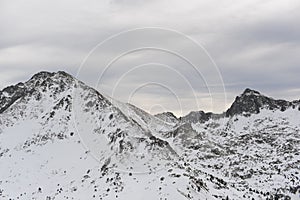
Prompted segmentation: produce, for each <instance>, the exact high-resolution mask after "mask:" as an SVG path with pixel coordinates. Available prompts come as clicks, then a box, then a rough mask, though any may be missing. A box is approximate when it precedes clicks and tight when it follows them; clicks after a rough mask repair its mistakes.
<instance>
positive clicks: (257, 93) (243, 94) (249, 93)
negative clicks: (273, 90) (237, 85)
mask: <svg viewBox="0 0 300 200" xmlns="http://www.w3.org/2000/svg"><path fill="white" fill-rule="evenodd" d="M249 95H261V94H260V92H258V91H256V90H253V89H250V88H246V89H245V90H244V92H243V93H242V96H249Z"/></svg>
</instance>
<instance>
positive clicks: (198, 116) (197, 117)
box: [180, 111, 213, 123]
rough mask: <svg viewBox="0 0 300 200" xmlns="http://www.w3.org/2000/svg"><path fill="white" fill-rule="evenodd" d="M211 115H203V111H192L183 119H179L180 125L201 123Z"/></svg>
mask: <svg viewBox="0 0 300 200" xmlns="http://www.w3.org/2000/svg"><path fill="white" fill-rule="evenodd" d="M212 115H213V113H205V112H203V111H192V112H190V113H189V114H187V115H186V116H184V117H181V118H180V121H181V122H182V123H197V122H200V123H203V122H206V121H208V120H209V119H210V118H211V117H212Z"/></svg>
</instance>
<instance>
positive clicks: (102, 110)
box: [0, 72, 300, 200]
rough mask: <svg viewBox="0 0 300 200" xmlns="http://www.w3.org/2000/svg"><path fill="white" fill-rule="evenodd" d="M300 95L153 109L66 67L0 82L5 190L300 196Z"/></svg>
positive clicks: (116, 195)
mask: <svg viewBox="0 0 300 200" xmlns="http://www.w3.org/2000/svg"><path fill="white" fill-rule="evenodd" d="M299 105H300V102H299V101H293V102H288V101H284V100H274V99H272V98H269V97H266V96H264V95H262V94H260V93H259V92H257V91H254V90H250V89H246V90H245V91H244V93H243V94H242V95H240V96H239V97H237V98H236V100H235V101H234V103H233V104H232V106H231V107H230V108H229V109H228V110H227V112H226V116H227V117H226V116H225V114H213V113H204V112H203V111H196V112H191V113H190V114H188V115H187V116H184V117H182V118H180V119H177V118H176V117H175V116H174V115H173V114H172V113H170V112H167V113H162V114H158V115H155V116H152V115H150V114H149V113H147V112H145V111H143V110H141V109H139V108H137V107H135V106H133V105H130V104H125V103H122V102H118V101H116V100H113V99H111V98H110V97H106V96H105V95H103V94H100V93H99V92H98V91H96V90H94V89H93V88H90V87H88V86H86V85H85V84H84V83H82V82H80V81H79V80H76V79H75V78H74V77H72V76H71V75H69V74H67V73H65V72H57V73H50V72H40V73H38V74H36V75H34V76H33V77H32V78H31V79H30V80H28V81H27V82H25V83H19V84H17V85H15V86H9V87H7V88H5V89H3V90H2V91H0V172H1V173H0V174H1V175H0V198H1V199H47V200H52V199H102V200H104V199H122V200H125V199H133V200H135V199H146V200H150V199H197V200H198V199H252V198H254V199H298V198H299V192H300V180H299V173H300V168H299V166H300V163H299V160H300V157H299V156H300V155H299V152H300V136H299V133H300V122H299V120H298V119H299V117H300V111H299V109H300V108H299Z"/></svg>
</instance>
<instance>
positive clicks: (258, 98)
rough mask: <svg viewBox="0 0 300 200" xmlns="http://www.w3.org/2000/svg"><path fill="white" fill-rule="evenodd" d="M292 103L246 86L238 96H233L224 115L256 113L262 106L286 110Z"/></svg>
mask: <svg viewBox="0 0 300 200" xmlns="http://www.w3.org/2000/svg"><path fill="white" fill-rule="evenodd" d="M291 105H292V103H291V102H289V101H285V100H275V99H273V98H271V97H267V96H265V95H262V94H261V93H260V92H258V91H255V90H252V89H249V88H247V89H246V90H245V91H244V92H243V93H242V94H241V95H240V96H237V97H236V98H235V101H234V102H233V104H232V105H231V107H230V108H229V109H228V110H227V111H226V116H228V117H229V116H233V115H236V114H243V113H247V114H257V113H259V112H260V110H261V109H262V108H266V109H269V110H274V109H280V110H281V111H284V110H286V109H287V108H288V107H289V106H291Z"/></svg>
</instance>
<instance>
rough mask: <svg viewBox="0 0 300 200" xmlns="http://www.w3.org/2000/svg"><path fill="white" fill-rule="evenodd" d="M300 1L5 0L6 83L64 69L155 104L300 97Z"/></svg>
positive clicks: (111, 91) (174, 106) (219, 106)
mask: <svg viewBox="0 0 300 200" xmlns="http://www.w3.org/2000/svg"><path fill="white" fill-rule="evenodd" d="M299 19H300V1H299V0H264V1H261V0H243V1H241V0H226V1H220V0H203V1H199V0H190V1H179V0H173V1H170V0H169V1H167V0H148V1H146V0H101V1H99V0H85V1H83V0H51V1H41V0H26V1H24V0H0V25H1V26H0V31H1V32H0V33H1V37H0V69H1V73H0V89H2V88H4V87H6V86H8V85H11V84H16V83H18V82H20V81H26V80H27V79H29V78H30V77H31V76H32V75H33V74H34V73H37V72H38V71H41V70H47V71H57V70H64V71H66V72H68V73H70V74H72V75H74V76H77V77H78V78H79V79H80V80H82V81H83V82H86V83H87V84H89V85H91V86H93V87H95V88H97V89H98V90H99V91H100V92H102V93H105V94H107V95H109V96H113V97H114V98H116V99H119V100H121V101H125V102H130V103H133V104H135V105H137V106H139V107H141V108H143V109H145V110H147V111H149V112H151V113H157V112H161V111H167V110H170V111H173V112H174V113H175V114H177V115H184V114H187V113H188V112H189V111H191V110H205V111H214V112H222V111H224V110H225V109H226V108H228V106H229V105H230V103H232V101H233V100H234V98H235V96H236V95H239V94H240V93H241V92H242V91H243V90H244V89H245V88H247V87H250V88H253V89H256V90H259V91H260V92H262V93H264V94H267V95H269V96H273V97H275V98H285V99H288V100H293V99H299V98H300V93H299V92H300V78H299V77H300V59H299V58H300V57H299V55H300V20H299Z"/></svg>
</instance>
